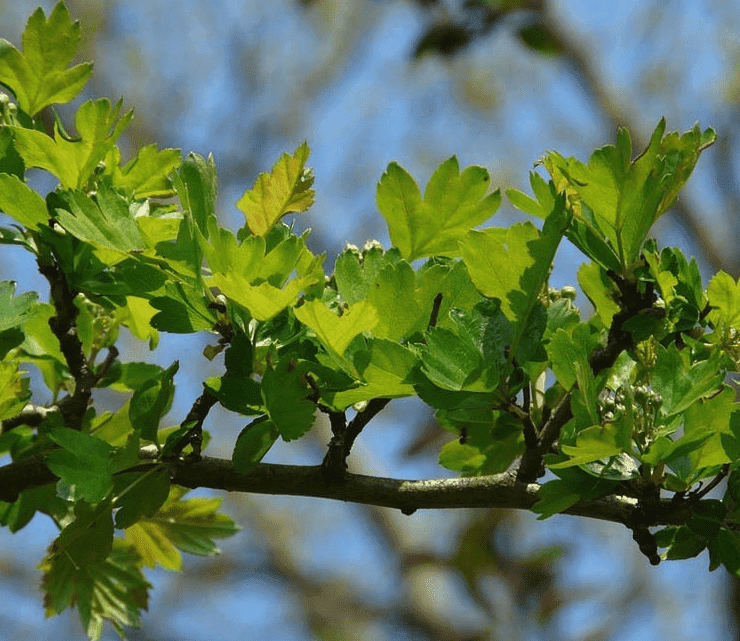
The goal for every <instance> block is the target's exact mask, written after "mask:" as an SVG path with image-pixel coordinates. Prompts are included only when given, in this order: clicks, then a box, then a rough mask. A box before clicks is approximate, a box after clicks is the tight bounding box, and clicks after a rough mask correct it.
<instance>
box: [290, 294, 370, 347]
mask: <svg viewBox="0 0 740 641" xmlns="http://www.w3.org/2000/svg"><path fill="white" fill-rule="evenodd" d="M293 311H294V313H295V315H296V318H297V319H298V320H299V321H301V322H302V323H303V324H304V325H308V326H309V327H310V328H311V329H312V330H313V331H314V332H316V336H317V337H318V338H319V340H320V341H321V342H322V343H323V344H324V345H325V346H326V347H327V348H328V349H329V350H331V351H332V352H334V353H335V354H336V355H337V356H342V354H344V351H345V350H346V349H347V346H348V345H349V344H350V343H351V342H352V339H353V338H354V337H355V336H357V335H358V334H362V332H365V331H369V330H371V329H372V328H373V327H375V325H376V324H377V322H378V314H377V313H376V311H375V308H374V307H373V306H372V305H371V304H370V303H368V302H367V301H362V302H359V303H356V304H354V305H352V307H350V308H349V309H348V310H346V311H345V312H344V313H343V314H342V315H341V316H337V315H336V314H335V313H334V312H332V311H330V310H329V309H328V308H327V306H326V305H325V304H324V303H323V302H321V301H320V300H311V301H307V302H306V303H304V304H303V305H302V306H301V307H296V308H295V309H294V310H293Z"/></svg>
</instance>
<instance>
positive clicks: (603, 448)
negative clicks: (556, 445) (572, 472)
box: [549, 425, 622, 470]
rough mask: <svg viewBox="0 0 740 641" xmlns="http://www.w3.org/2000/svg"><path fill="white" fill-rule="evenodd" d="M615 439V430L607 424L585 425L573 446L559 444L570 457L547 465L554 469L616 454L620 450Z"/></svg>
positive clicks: (616, 438)
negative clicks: (605, 425) (604, 425)
mask: <svg viewBox="0 0 740 641" xmlns="http://www.w3.org/2000/svg"><path fill="white" fill-rule="evenodd" d="M617 440H618V435H617V433H616V430H611V429H609V427H608V426H607V427H602V426H601V425H594V426H592V427H587V428H586V429H585V430H582V431H581V432H579V433H578V437H577V439H576V444H575V446H571V445H562V446H561V448H560V449H562V450H563V452H565V453H566V454H567V455H568V456H570V457H571V458H570V459H569V460H567V461H563V462H562V463H551V464H550V465H549V467H550V468H551V469H553V470H555V469H561V468H566V467H573V466H574V465H583V464H584V463H591V462H592V461H598V460H600V459H606V458H609V457H611V456H616V455H617V454H619V453H620V452H621V451H622V448H621V446H620V445H619V444H618V443H617Z"/></svg>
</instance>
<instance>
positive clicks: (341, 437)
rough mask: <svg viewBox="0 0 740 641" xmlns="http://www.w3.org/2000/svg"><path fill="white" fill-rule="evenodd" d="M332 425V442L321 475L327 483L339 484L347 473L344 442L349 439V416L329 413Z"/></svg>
mask: <svg viewBox="0 0 740 641" xmlns="http://www.w3.org/2000/svg"><path fill="white" fill-rule="evenodd" d="M328 414H329V423H330V424H331V433H332V437H331V441H329V447H328V449H327V451H326V455H325V456H324V460H323V461H322V462H321V474H322V475H323V477H324V479H325V480H326V481H327V482H333V483H338V482H340V481H341V480H342V479H343V478H344V475H345V473H346V472H347V457H346V456H345V455H344V441H345V438H346V437H347V416H346V415H345V413H344V412H328Z"/></svg>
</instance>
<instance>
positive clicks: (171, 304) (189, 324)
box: [149, 282, 217, 334]
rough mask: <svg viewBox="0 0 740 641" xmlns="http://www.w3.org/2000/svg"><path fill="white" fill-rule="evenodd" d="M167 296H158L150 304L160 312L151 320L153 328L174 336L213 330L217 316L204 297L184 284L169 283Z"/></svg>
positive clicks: (166, 289)
mask: <svg viewBox="0 0 740 641" xmlns="http://www.w3.org/2000/svg"><path fill="white" fill-rule="evenodd" d="M165 292H166V294H167V295H166V296H156V297H155V298H152V299H151V300H150V301H149V304H150V305H151V306H152V307H153V308H154V309H157V310H159V311H158V312H157V313H156V314H155V315H154V316H153V317H152V319H151V326H152V327H153V328H154V329H158V330H160V331H163V332H172V333H173V334H193V333H195V332H200V331H202V330H212V329H213V327H214V325H215V324H216V320H217V319H216V314H215V312H214V311H213V310H212V309H209V308H208V306H207V305H206V303H205V302H204V301H203V296H202V294H200V292H198V291H197V290H195V289H194V288H193V287H190V286H189V285H186V284H185V283H182V282H175V283H173V282H168V283H167V284H166V285H165Z"/></svg>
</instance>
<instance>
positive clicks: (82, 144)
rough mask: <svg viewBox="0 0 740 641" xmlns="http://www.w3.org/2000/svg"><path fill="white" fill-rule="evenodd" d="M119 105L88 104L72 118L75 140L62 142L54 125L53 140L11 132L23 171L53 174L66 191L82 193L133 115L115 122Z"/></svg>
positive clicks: (30, 132)
mask: <svg viewBox="0 0 740 641" xmlns="http://www.w3.org/2000/svg"><path fill="white" fill-rule="evenodd" d="M121 105H122V103H121V101H120V100H119V101H118V103H116V105H115V106H112V105H111V103H110V101H109V100H108V99H107V98H100V99H99V100H88V101H87V102H85V103H83V104H82V106H81V107H80V108H79V110H78V111H77V115H76V116H75V123H76V125H77V132H78V134H79V139H78V140H75V141H70V140H67V139H65V138H64V136H62V134H61V133H60V131H59V127H58V125H57V127H56V129H55V131H54V138H49V136H47V135H46V134H45V133H42V132H40V131H37V130H35V129H21V128H19V127H15V128H14V129H13V131H14V135H15V147H16V149H17V150H18V153H19V154H20V155H21V157H22V158H23V160H24V161H25V163H26V166H27V167H39V168H40V169H45V170H46V171H49V172H51V173H52V174H54V175H55V176H56V177H57V178H59V180H60V181H61V182H62V185H63V186H64V187H66V188H67V189H83V188H85V186H86V184H87V181H88V180H89V178H90V177H91V176H92V173H93V171H95V168H96V167H97V165H98V163H99V162H101V161H102V160H104V159H105V157H106V154H107V153H108V151H109V150H110V149H111V148H112V147H113V145H114V144H115V142H116V140H117V139H118V137H119V136H120V135H121V133H122V132H123V130H124V129H126V127H128V126H129V124H130V123H131V119H132V118H133V112H132V111H129V112H128V113H126V114H124V115H123V116H122V117H121V119H120V120H118V114H119V113H120V111H121Z"/></svg>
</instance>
